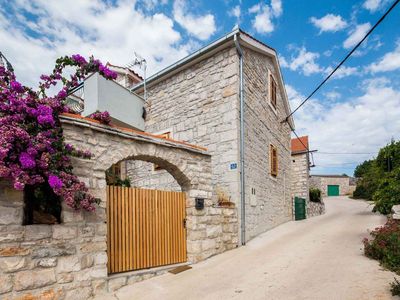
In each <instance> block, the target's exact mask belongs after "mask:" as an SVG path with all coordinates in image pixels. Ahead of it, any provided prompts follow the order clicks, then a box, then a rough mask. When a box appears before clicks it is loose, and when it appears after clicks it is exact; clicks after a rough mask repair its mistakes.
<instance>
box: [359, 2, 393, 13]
mask: <svg viewBox="0 0 400 300" xmlns="http://www.w3.org/2000/svg"><path fill="white" fill-rule="evenodd" d="M389 2H390V0H366V1H365V2H364V3H363V7H364V8H365V9H367V10H369V11H370V12H371V13H373V12H376V11H377V10H379V9H380V8H382V7H383V6H384V5H385V4H387V3H389Z"/></svg>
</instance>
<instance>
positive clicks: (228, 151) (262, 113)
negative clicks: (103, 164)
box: [128, 43, 292, 240]
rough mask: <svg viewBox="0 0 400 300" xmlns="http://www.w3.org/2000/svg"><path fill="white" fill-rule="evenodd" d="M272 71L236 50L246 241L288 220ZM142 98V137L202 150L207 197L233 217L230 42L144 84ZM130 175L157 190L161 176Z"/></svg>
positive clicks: (235, 129)
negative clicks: (273, 151)
mask: <svg viewBox="0 0 400 300" xmlns="http://www.w3.org/2000/svg"><path fill="white" fill-rule="evenodd" d="M275 66H276V64H274V63H273V60H272V58H270V57H267V56H266V55H264V54H260V53H258V52H256V51H253V50H250V49H247V48H244V70H243V72H244V81H245V85H244V87H245V93H244V94H245V149H244V153H245V172H246V178H245V180H246V190H245V194H246V226H245V227H246V240H249V239H251V238H253V237H255V236H256V235H258V234H260V233H262V232H264V231H266V230H268V229H270V228H273V227H275V226H277V225H278V224H281V223H283V222H286V221H289V220H290V219H291V216H292V202H291V193H290V191H291V187H290V182H291V181H290V180H291V179H290V150H289V149H290V145H289V144H290V128H289V126H288V125H287V124H282V123H281V120H283V119H284V118H285V117H286V111H285V107H284V102H283V101H285V100H284V91H283V90H282V89H281V88H280V87H278V91H277V96H278V97H277V103H278V104H277V108H276V109H273V108H272V106H271V105H270V104H269V101H270V100H269V97H268V95H269V90H268V89H269V83H268V78H269V75H268V74H269V72H271V73H272V74H274V75H275V76H276V78H279V74H278V71H277V70H276V67H275ZM147 95H148V101H147V107H146V110H147V117H146V122H145V128H146V131H148V132H154V133H157V134H162V133H166V132H169V133H170V134H171V135H172V137H173V138H176V139H178V140H184V141H187V142H190V143H195V144H198V145H202V146H205V147H206V148H207V149H208V152H209V153H210V154H211V165H212V168H211V169H212V183H213V192H212V193H213V198H214V199H216V198H217V191H221V192H223V193H224V194H225V195H226V197H227V198H228V199H230V200H231V201H232V202H233V203H235V204H236V206H237V208H238V210H239V212H238V213H239V215H240V193H241V191H240V172H239V170H240V163H239V157H240V151H239V143H240V142H239V135H240V130H239V127H240V125H239V105H240V102H239V57H238V54H237V51H236V49H235V47H234V45H233V43H232V44H230V45H229V46H227V47H225V48H223V49H221V50H220V51H216V52H215V53H213V54H212V55H209V56H205V57H204V58H203V59H199V60H198V62H197V63H195V64H193V65H189V66H188V67H186V68H184V69H183V70H181V71H179V72H176V73H175V74H173V75H172V76H167V77H166V78H165V79H162V80H159V81H157V82H156V83H151V82H150V83H149V84H148V88H147ZM270 144H273V145H274V146H276V147H277V149H278V155H279V158H278V160H279V172H278V176H276V177H273V176H271V175H270V157H269V145H270ZM231 164H233V165H235V166H236V168H231V167H230V166H231ZM132 169H134V166H132ZM128 172H129V171H128ZM130 174H131V175H132V176H131V177H132V178H133V181H134V182H138V181H139V182H141V183H145V184H146V182H150V183H151V187H153V188H155V187H156V184H157V181H158V182H159V183H160V184H161V186H165V184H164V182H166V179H165V178H163V177H162V174H154V172H148V173H147V174H142V175H140V174H139V173H138V172H130ZM135 176H136V178H139V179H134V178H135ZM140 178H141V179H140ZM214 201H215V200H214ZM239 222H240V220H239Z"/></svg>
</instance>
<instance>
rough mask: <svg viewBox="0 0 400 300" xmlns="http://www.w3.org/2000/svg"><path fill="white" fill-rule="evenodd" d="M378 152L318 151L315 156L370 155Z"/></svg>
mask: <svg viewBox="0 0 400 300" xmlns="http://www.w3.org/2000/svg"><path fill="white" fill-rule="evenodd" d="M377 153H378V152H321V151H318V152H317V154H329V155H348V154H350V155H367V154H368V155H371V154H377Z"/></svg>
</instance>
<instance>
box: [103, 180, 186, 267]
mask: <svg viewBox="0 0 400 300" xmlns="http://www.w3.org/2000/svg"><path fill="white" fill-rule="evenodd" d="M185 207H186V198H185V193H183V192H169V191H159V190H147V189H136V188H126V187H119V186H107V229H108V236H107V254H108V273H109V274H111V273H118V272H126V271H132V270H139V269H146V268H151V267H157V266H163V265H169V264H175V263H181V262H186V229H185V218H186V208H185Z"/></svg>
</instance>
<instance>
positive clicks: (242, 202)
mask: <svg viewBox="0 0 400 300" xmlns="http://www.w3.org/2000/svg"><path fill="white" fill-rule="evenodd" d="M233 40H234V42H235V46H236V51H237V53H238V55H239V76H240V87H239V98H240V208H241V209H240V217H241V222H240V232H241V235H240V236H241V241H242V245H246V202H245V199H246V197H245V176H244V91H243V51H242V48H241V47H240V44H239V41H238V39H237V34H235V35H234V36H233Z"/></svg>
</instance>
